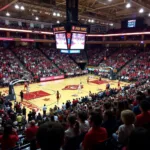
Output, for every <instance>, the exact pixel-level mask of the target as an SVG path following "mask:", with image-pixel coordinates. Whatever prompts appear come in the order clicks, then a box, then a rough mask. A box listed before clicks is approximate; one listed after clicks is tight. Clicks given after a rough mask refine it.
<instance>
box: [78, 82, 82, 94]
mask: <svg viewBox="0 0 150 150" xmlns="http://www.w3.org/2000/svg"><path fill="white" fill-rule="evenodd" d="M81 89H82V83H81V82H80V84H79V86H78V93H81Z"/></svg>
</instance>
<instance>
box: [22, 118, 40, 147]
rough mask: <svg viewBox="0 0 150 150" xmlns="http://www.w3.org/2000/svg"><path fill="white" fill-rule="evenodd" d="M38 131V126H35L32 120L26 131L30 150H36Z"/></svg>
mask: <svg viewBox="0 0 150 150" xmlns="http://www.w3.org/2000/svg"><path fill="white" fill-rule="evenodd" d="M37 131H38V126H36V125H35V121H34V120H32V121H31V123H30V127H29V128H27V129H26V131H25V135H26V140H27V141H28V142H30V149H31V150H35V149H36V134H37Z"/></svg>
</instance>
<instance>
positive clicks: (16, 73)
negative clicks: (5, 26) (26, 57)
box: [0, 48, 29, 85]
mask: <svg viewBox="0 0 150 150" xmlns="http://www.w3.org/2000/svg"><path fill="white" fill-rule="evenodd" d="M0 58H1V59H0V80H1V82H4V84H5V85H8V83H9V82H10V81H12V80H14V79H18V78H22V77H23V75H24V73H25V72H26V73H29V72H28V71H27V70H26V69H25V68H24V67H23V65H22V64H21V63H20V62H19V61H18V59H17V58H16V57H15V56H14V54H13V53H12V52H11V51H9V50H8V49H4V48H0Z"/></svg>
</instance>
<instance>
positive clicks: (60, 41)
mask: <svg viewBox="0 0 150 150" xmlns="http://www.w3.org/2000/svg"><path fill="white" fill-rule="evenodd" d="M55 39H56V48H57V49H67V40H66V34H65V33H57V34H55Z"/></svg>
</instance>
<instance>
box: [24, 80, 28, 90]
mask: <svg viewBox="0 0 150 150" xmlns="http://www.w3.org/2000/svg"><path fill="white" fill-rule="evenodd" d="M27 86H28V83H27V82H25V83H24V91H26V90H27Z"/></svg>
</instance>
